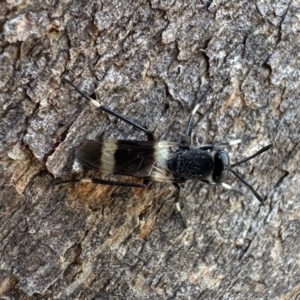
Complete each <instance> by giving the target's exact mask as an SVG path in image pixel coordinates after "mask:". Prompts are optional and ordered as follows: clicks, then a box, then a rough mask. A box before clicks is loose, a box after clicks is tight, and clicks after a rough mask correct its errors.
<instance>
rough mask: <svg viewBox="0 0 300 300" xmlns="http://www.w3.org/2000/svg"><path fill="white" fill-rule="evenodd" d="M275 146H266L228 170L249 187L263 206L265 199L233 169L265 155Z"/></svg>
mask: <svg viewBox="0 0 300 300" xmlns="http://www.w3.org/2000/svg"><path fill="white" fill-rule="evenodd" d="M272 146H273V144H270V145H268V146H266V147H263V148H261V149H260V150H259V151H257V152H256V153H254V154H253V155H251V156H248V157H246V158H244V159H242V160H240V161H238V162H236V163H234V164H232V165H230V166H229V168H228V171H230V172H231V173H232V174H233V175H234V176H235V177H237V178H238V179H239V180H240V181H241V182H242V183H243V184H244V185H245V186H246V187H248V188H249V190H250V191H251V192H252V193H253V195H254V196H255V197H256V199H257V200H258V201H259V202H261V203H262V204H264V200H263V198H262V197H261V196H260V195H259V194H258V193H257V192H256V191H255V190H254V188H253V187H252V186H251V185H250V184H249V183H248V182H247V181H245V180H244V179H243V178H242V177H241V176H240V175H239V174H238V173H237V172H235V171H234V170H232V168H234V167H236V166H238V165H240V164H242V163H244V162H246V161H248V160H250V159H252V158H254V157H256V156H258V155H260V154H261V153H263V152H265V151H267V150H269V149H270V148H271V147H272Z"/></svg>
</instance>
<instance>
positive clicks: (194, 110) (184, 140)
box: [181, 104, 200, 144]
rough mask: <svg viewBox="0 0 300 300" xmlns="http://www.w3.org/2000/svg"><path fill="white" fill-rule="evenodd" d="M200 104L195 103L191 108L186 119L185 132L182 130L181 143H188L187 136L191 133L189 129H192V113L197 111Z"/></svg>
mask: <svg viewBox="0 0 300 300" xmlns="http://www.w3.org/2000/svg"><path fill="white" fill-rule="evenodd" d="M199 106H200V104H197V105H196V106H195V108H194V109H193V111H192V113H191V115H190V117H189V119H188V122H187V124H186V128H185V132H184V137H183V139H182V141H181V142H182V143H183V144H188V138H189V136H190V134H191V131H192V125H193V121H194V115H195V113H196V112H197V110H198V108H199Z"/></svg>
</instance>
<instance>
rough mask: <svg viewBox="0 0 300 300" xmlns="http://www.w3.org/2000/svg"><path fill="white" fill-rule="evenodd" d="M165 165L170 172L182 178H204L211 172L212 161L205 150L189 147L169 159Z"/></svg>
mask: <svg viewBox="0 0 300 300" xmlns="http://www.w3.org/2000/svg"><path fill="white" fill-rule="evenodd" d="M167 166H168V168H169V169H170V170H171V172H172V173H174V174H176V175H177V176H178V177H180V178H183V179H189V178H205V177H208V176H209V175H210V174H211V173H212V171H213V167H214V161H213V158H212V156H211V155H210V154H209V153H208V152H206V151H203V150H200V149H189V150H185V151H181V152H180V153H179V154H178V155H177V156H175V157H173V158H171V159H169V160H168V163H167Z"/></svg>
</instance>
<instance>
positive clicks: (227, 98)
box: [0, 0, 300, 300]
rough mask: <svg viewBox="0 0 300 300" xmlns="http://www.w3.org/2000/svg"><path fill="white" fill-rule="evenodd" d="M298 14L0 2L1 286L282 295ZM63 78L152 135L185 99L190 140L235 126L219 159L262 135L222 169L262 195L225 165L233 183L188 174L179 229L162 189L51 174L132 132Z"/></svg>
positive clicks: (180, 119)
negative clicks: (82, 152)
mask: <svg viewBox="0 0 300 300" xmlns="http://www.w3.org/2000/svg"><path fill="white" fill-rule="evenodd" d="M299 15H300V8H299V3H298V2H297V1H284V0H281V1H274V0H265V1H262V0H254V1H247V0H241V1H222V0H221V1H217V0H214V1H211V0H209V1H208V0H203V1H200V0H196V1H183V0H177V1H176V0H167V1H162V0H150V1H140V0H135V1H128V0H116V1H115V0H113V1H77V0H65V1H61V0H57V1H51V0H50V1H37V0H32V1H25V0H15V1H11V0H6V1H2V2H1V4H0V22H1V38H0V43H1V51H0V78H1V80H0V113H1V117H0V156H1V158H0V189H1V192H0V295H1V296H0V298H1V297H3V299H268V300H269V299H296V298H297V295H298V294H299V290H300V267H299V247H300V246H299V245H300V240H299V232H300V217H299V216H300V190H299V182H300V174H299V168H300V164H299V160H300V147H299V145H300V143H299V142H300V126H299V117H300V116H299V112H300V105H299V99H300V96H299V93H300V86H299V85H300V80H299V72H300V71H299V66H300V56H299V53H300V35H299V32H300V21H299ZM64 75H67V76H69V78H70V79H71V80H72V81H73V82H74V83H75V84H76V85H78V86H79V87H80V88H81V89H82V90H84V91H85V92H86V93H87V94H89V95H91V96H93V97H96V98H97V99H98V100H99V101H100V102H101V103H102V104H103V105H106V106H108V107H110V108H111V109H114V110H116V111H118V112H120V113H122V114H124V115H126V116H128V117H129V118H131V119H133V120H135V121H136V122H139V123H141V125H143V126H146V127H147V128H148V129H150V130H151V131H153V132H154V134H155V136H156V137H158V138H160V139H161V140H164V139H168V140H172V141H180V140H181V139H182V137H183V135H184V127H185V124H186V122H187V120H188V116H189V114H190V113H191V111H192V109H193V108H194V106H195V104H196V103H199V102H200V108H199V110H198V112H197V113H196V115H195V123H194V128H193V134H192V140H193V144H194V145H195V144H198V143H202V144H207V143H211V142H217V141H226V140H232V139H237V138H244V143H242V144H240V145H236V146H232V147H231V148H228V150H229V151H230V153H231V154H232V155H231V157H230V159H231V161H232V163H234V162H235V161H237V160H238V159H241V158H242V157H244V156H247V155H251V154H253V153H254V152H255V151H257V150H258V149H259V148H261V147H262V146H264V145H268V144H270V143H274V147H273V148H272V149H271V150H270V151H268V152H266V153H264V154H263V155H261V156H259V157H257V158H256V159H254V160H253V161H250V162H249V163H246V164H244V165H241V166H240V167H238V168H237V171H238V172H239V173H240V174H241V175H242V176H243V177H244V178H246V179H247V181H249V183H250V184H252V185H253V186H254V187H255V189H257V190H258V191H259V193H260V194H262V195H264V196H265V197H266V201H265V206H261V205H260V204H259V203H258V201H257V200H256V199H255V197H254V196H253V195H252V193H251V192H249V191H248V190H247V189H246V188H245V187H244V186H242V185H241V183H239V182H238V181H237V180H236V179H235V178H233V177H232V176H230V178H229V179H228V182H227V183H229V184H232V185H233V186H234V188H236V189H240V190H241V191H243V192H244V195H240V194H238V193H234V192H230V191H228V190H224V189H223V188H222V187H209V186H207V185H205V184H204V183H195V182H187V183H186V184H185V185H184V188H183V190H182V192H181V197H180V199H181V202H182V206H183V207H182V216H183V219H184V220H185V222H186V224H187V229H184V228H183V227H182V220H181V218H180V217H179V215H178V213H177V212H176V211H175V212H174V187H173V186H172V185H168V184H159V183H153V184H151V185H150V186H149V187H148V188H147V189H145V190H143V189H138V188H124V187H123V188H119V187H110V186H102V185H97V186H95V185H92V184H89V183H86V184H65V185H54V184H53V181H54V179H55V178H63V179H65V180H67V179H70V178H73V177H75V178H82V177H87V176H91V175H93V176H94V175H96V176H98V177H99V176H100V175H99V174H95V173H93V172H92V171H90V172H89V173H87V172H86V171H82V170H81V167H80V166H79V165H78V164H75V165H74V153H75V149H76V148H77V147H79V146H80V145H82V144H83V143H84V142H85V141H87V140H89V139H90V140H91V139H101V138H117V139H139V140H146V136H145V135H144V134H143V133H141V132H138V131H137V130H135V129H133V128H131V127H130V126H127V125H126V124H124V123H123V122H122V121H117V120H116V119H115V118H114V117H111V116H107V115H106V114H105V113H103V112H101V111H97V110H95V109H93V108H92V107H91V105H90V104H89V103H87V101H86V100H84V99H83V98H82V97H81V96H80V95H79V94H78V93H77V92H76V91H74V89H73V88H72V87H70V86H69V85H67V84H66V83H65V82H63V81H62V80H61V78H62V76H64ZM206 92H207V94H206V97H202V96H203V95H204V94H205V93H206ZM74 166H75V167H74ZM74 170H75V171H76V170H77V171H80V170H81V171H80V172H79V173H76V172H75V171H74ZM109 178H113V176H110V177H109ZM122 180H129V179H128V178H122ZM136 182H139V181H138V180H136ZM1 299H2V298H1Z"/></svg>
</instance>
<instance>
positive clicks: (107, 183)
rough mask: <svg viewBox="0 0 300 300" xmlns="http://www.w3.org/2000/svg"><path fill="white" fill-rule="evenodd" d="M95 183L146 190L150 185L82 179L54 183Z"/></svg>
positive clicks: (147, 181)
mask: <svg viewBox="0 0 300 300" xmlns="http://www.w3.org/2000/svg"><path fill="white" fill-rule="evenodd" d="M72 182H74V183H87V182H88V183H94V184H103V185H113V186H125V187H137V188H145V187H146V186H147V185H148V184H149V180H147V179H144V181H143V183H142V184H139V183H133V182H125V181H113V180H104V179H99V178H82V179H70V180H63V181H61V180H60V181H57V182H54V184H56V185H58V184H64V183H72Z"/></svg>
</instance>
